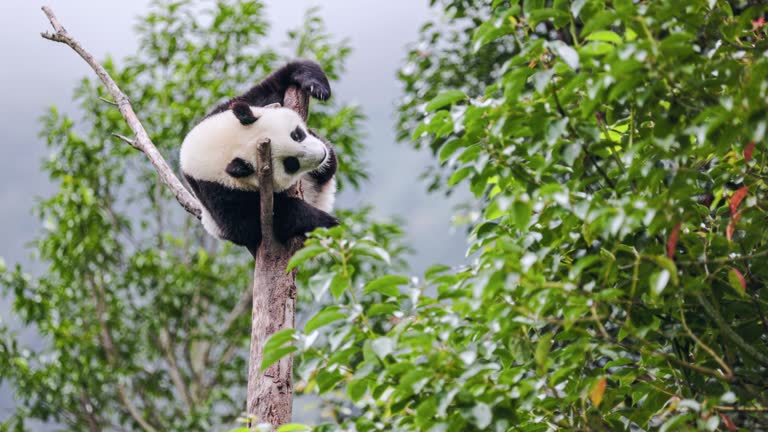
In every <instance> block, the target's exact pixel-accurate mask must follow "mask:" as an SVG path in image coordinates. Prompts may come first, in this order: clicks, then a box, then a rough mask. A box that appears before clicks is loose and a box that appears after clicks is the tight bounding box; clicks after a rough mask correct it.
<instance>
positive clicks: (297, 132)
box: [291, 126, 307, 142]
mask: <svg viewBox="0 0 768 432" xmlns="http://www.w3.org/2000/svg"><path fill="white" fill-rule="evenodd" d="M306 137H307V134H306V133H305V132H304V130H303V129H301V127H300V126H296V129H294V130H293V132H291V139H293V140H294V141H296V142H302V141H304V138H306Z"/></svg>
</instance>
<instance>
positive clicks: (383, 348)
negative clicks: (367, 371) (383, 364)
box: [371, 337, 395, 359]
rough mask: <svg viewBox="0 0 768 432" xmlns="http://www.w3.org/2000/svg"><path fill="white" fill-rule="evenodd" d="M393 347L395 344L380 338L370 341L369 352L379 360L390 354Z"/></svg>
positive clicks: (385, 338)
mask: <svg viewBox="0 0 768 432" xmlns="http://www.w3.org/2000/svg"><path fill="white" fill-rule="evenodd" d="M394 347H395V342H394V341H393V340H392V339H390V338H388V337H380V338H378V339H374V340H373V341H371V350H373V352H374V353H375V354H376V355H377V356H378V357H379V358H380V359H384V357H386V356H388V355H389V354H391V353H392V351H393V350H394Z"/></svg>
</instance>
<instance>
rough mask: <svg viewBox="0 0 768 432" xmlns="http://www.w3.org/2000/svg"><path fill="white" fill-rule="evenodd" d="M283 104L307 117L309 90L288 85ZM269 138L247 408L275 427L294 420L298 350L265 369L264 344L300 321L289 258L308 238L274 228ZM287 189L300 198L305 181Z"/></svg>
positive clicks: (262, 162)
mask: <svg viewBox="0 0 768 432" xmlns="http://www.w3.org/2000/svg"><path fill="white" fill-rule="evenodd" d="M283 105H284V106H285V107H287V108H290V109H292V110H294V111H296V112H298V113H299V114H300V115H301V116H302V118H304V119H305V120H306V118H307V115H308V112H309V94H308V93H307V92H304V91H302V90H299V89H298V88H296V87H291V88H289V89H288V90H287V91H286V93H285V96H284V98H283ZM271 162H272V160H271V149H270V147H269V142H265V143H260V145H259V152H258V166H257V170H258V171H257V173H258V176H259V188H260V192H261V193H260V197H261V233H262V239H261V244H260V245H259V249H258V250H257V251H256V253H255V254H254V256H255V257H256V269H255V271H254V277H253V279H254V280H253V301H252V305H253V306H252V321H251V352H250V358H249V362H248V405H247V410H248V411H247V413H248V415H249V416H253V417H255V418H256V419H257V421H258V422H259V423H270V424H271V425H273V426H278V425H281V424H285V423H289V422H290V421H291V414H292V409H293V355H287V356H285V357H283V358H282V359H280V361H278V362H277V363H275V364H273V365H272V366H270V367H269V368H267V369H266V370H265V371H264V372H263V373H262V372H261V370H260V369H261V362H262V359H263V358H264V344H265V343H266V341H267V339H268V338H269V336H271V335H272V334H274V333H276V332H278V331H280V330H284V329H289V328H293V327H294V325H295V320H296V270H295V269H294V270H292V271H290V272H288V273H286V271H285V269H286V268H287V266H288V261H289V260H290V259H291V256H292V255H293V254H294V252H296V251H297V250H299V249H300V248H301V246H302V244H303V239H301V238H296V239H292V240H291V241H290V242H288V244H284V243H281V242H280V241H278V240H277V239H276V238H275V235H274V231H273V228H272V227H273V216H274V213H273V202H272V198H273V195H272V192H273V187H272V167H271ZM287 193H288V194H290V195H293V196H298V197H301V185H299V186H298V187H293V188H292V189H290V190H289V191H288V192H287Z"/></svg>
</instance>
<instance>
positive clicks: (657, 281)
mask: <svg viewBox="0 0 768 432" xmlns="http://www.w3.org/2000/svg"><path fill="white" fill-rule="evenodd" d="M669 277H670V272H669V270H661V271H658V272H655V273H653V274H652V275H651V277H650V283H651V293H653V294H654V295H657V296H658V295H660V294H661V293H662V292H664V289H665V288H666V287H667V282H669Z"/></svg>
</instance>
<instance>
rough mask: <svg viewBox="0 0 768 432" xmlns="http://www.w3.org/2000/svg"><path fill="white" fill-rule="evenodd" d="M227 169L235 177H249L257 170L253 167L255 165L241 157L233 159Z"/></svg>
mask: <svg viewBox="0 0 768 432" xmlns="http://www.w3.org/2000/svg"><path fill="white" fill-rule="evenodd" d="M225 171H226V172H227V174H229V175H231V176H232V177H234V178H242V177H248V176H249V175H251V174H253V173H254V172H256V170H255V169H253V165H251V164H250V163H248V162H247V161H245V160H243V159H240V158H234V159H232V161H231V162H229V164H228V165H227V168H226V169H225Z"/></svg>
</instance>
